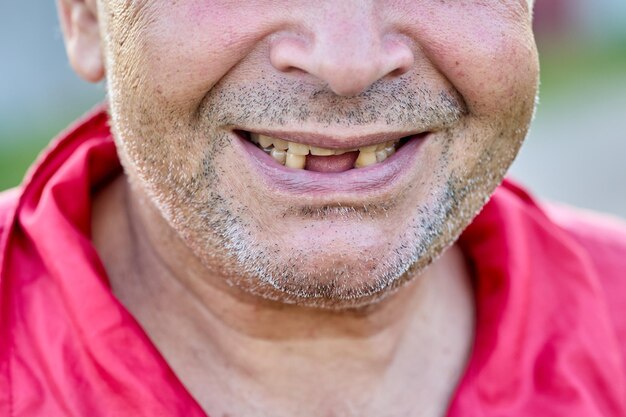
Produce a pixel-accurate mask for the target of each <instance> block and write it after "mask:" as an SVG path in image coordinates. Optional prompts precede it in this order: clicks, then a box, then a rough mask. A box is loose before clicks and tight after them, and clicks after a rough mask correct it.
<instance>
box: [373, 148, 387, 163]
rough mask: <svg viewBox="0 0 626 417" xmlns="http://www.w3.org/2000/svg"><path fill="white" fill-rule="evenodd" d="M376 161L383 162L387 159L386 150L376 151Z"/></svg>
mask: <svg viewBox="0 0 626 417" xmlns="http://www.w3.org/2000/svg"><path fill="white" fill-rule="evenodd" d="M375 155H376V162H383V161H384V160H385V159H387V151H386V150H384V149H383V150H382V151H376V154H375Z"/></svg>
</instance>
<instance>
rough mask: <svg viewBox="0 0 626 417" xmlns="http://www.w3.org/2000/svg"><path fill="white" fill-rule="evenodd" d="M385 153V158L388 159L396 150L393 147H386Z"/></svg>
mask: <svg viewBox="0 0 626 417" xmlns="http://www.w3.org/2000/svg"><path fill="white" fill-rule="evenodd" d="M385 152H387V158H389V157H390V156H391V155H393V154H394V153H396V148H395V146H387V147H386V148H385Z"/></svg>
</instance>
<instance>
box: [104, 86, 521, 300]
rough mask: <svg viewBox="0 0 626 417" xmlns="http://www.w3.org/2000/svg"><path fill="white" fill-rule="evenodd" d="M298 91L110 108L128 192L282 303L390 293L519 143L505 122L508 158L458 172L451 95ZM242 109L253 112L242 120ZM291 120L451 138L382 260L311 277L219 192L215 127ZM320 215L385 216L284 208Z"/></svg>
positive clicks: (482, 192) (465, 215)
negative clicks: (141, 196)
mask: <svg viewBox="0 0 626 417" xmlns="http://www.w3.org/2000/svg"><path fill="white" fill-rule="evenodd" d="M272 86H273V87H274V88H272ZM303 89H304V87H302V86H300V85H298V84H293V85H289V84H284V83H278V82H277V83H276V84H275V85H273V84H272V83H271V82H269V83H268V80H264V82H263V83H259V84H250V85H247V86H245V87H242V86H241V85H238V84H232V85H229V84H228V82H227V81H226V82H223V83H221V84H218V85H217V86H216V87H214V88H213V90H212V91H211V92H210V93H209V94H208V95H207V96H206V97H205V99H204V101H203V103H202V104H201V105H200V106H199V107H198V111H197V112H196V113H195V114H193V115H191V116H190V115H189V114H182V113H181V114H177V113H176V112H171V111H170V112H167V111H158V110H157V111H155V109H160V108H163V109H167V108H168V103H160V104H158V105H156V106H155V105H151V104H154V103H146V104H144V103H143V102H142V103H138V102H135V103H132V104H130V106H116V105H115V100H113V103H112V106H111V112H112V118H113V123H112V124H113V128H114V133H115V137H116V140H117V144H118V149H119V152H120V156H121V160H122V163H123V165H124V166H125V169H126V172H127V174H128V175H129V178H130V179H131V183H132V184H133V186H134V187H135V188H136V189H138V190H141V191H142V192H144V193H146V194H147V195H148V197H149V199H150V201H151V203H152V204H153V205H154V206H155V207H156V208H157V209H158V211H159V212H160V213H161V214H162V216H163V218H164V219H166V220H167V222H168V223H169V225H170V226H171V227H172V228H173V229H174V230H175V231H176V232H177V233H178V235H179V236H180V237H181V238H182V241H183V242H184V243H185V245H186V246H187V247H188V248H189V249H190V251H191V252H192V253H193V254H194V255H195V256H196V257H197V259H198V260H200V262H201V263H203V264H204V265H205V266H206V267H207V273H208V274H213V275H219V276H221V277H222V279H224V280H226V282H227V283H228V284H230V285H233V286H236V287H238V288H241V289H244V290H245V291H246V292H248V293H251V294H254V295H256V296H260V297H262V298H264V299H270V300H275V301H280V302H282V303H290V304H299V305H303V306H308V307H317V308H328V309H345V308H354V307H361V306H364V305H370V304H372V303H375V302H378V301H381V300H383V299H384V298H386V297H388V296H389V295H391V294H393V293H394V292H395V291H396V290H397V289H398V288H400V287H401V286H402V285H403V284H405V283H407V282H409V281H410V280H411V279H412V278H414V277H415V276H418V275H419V274H420V272H421V271H423V270H424V269H425V268H426V267H427V266H428V265H430V264H431V263H432V262H433V260H435V259H436V258H437V257H438V256H440V255H441V254H442V252H443V251H444V250H445V249H446V248H447V247H448V246H450V245H451V244H452V243H453V242H454V241H455V240H456V239H457V238H458V236H459V235H460V233H461V231H462V230H463V228H464V227H465V226H466V225H467V224H469V222H470V221H471V219H472V218H473V217H474V216H475V215H476V213H477V212H478V211H479V209H480V208H481V207H482V206H483V205H484V203H485V202H486V200H487V198H488V196H489V195H490V194H491V192H492V191H493V189H494V188H495V187H496V186H497V184H498V183H499V182H500V181H501V179H502V177H503V176H504V173H505V172H506V169H508V166H509V165H510V163H511V162H512V159H513V157H514V156H515V154H516V153H517V149H518V147H519V145H520V144H521V142H522V139H523V136H525V133H526V132H525V129H523V132H522V131H521V130H520V129H516V128H517V127H518V125H515V126H512V125H511V123H508V124H506V123H504V122H503V124H502V126H501V127H502V129H501V132H500V133H502V130H506V132H505V135H507V143H506V146H509V148H510V149H508V150H507V151H506V152H500V154H498V153H490V152H486V153H483V154H482V155H481V156H480V157H479V158H478V160H477V161H475V163H474V164H473V165H472V166H471V167H469V168H468V169H466V170H463V172H461V171H460V170H458V169H456V168H454V167H452V166H450V164H449V162H448V161H449V160H450V159H451V158H452V159H453V156H451V155H450V149H451V148H452V146H453V142H454V140H455V139H458V137H457V136H458V130H459V129H460V127H459V125H460V124H462V123H463V119H464V117H465V116H466V112H467V110H466V107H465V105H464V103H463V102H462V99H460V98H459V97H458V95H456V94H454V92H451V91H440V92H433V91H429V90H420V89H415V88H411V82H409V81H407V80H406V79H405V80H404V82H403V83H398V84H395V85H394V86H393V87H391V88H389V89H388V88H387V87H386V86H384V85H382V84H381V85H380V86H378V85H377V84H375V85H374V86H373V87H372V88H371V89H370V90H368V92H367V93H366V94H364V95H362V96H360V97H359V99H358V100H356V99H355V100H350V99H343V98H338V97H335V96H332V94H331V93H329V92H327V91H325V90H317V91H315V90H308V91H306V90H303ZM241 103H254V105H253V106H252V105H251V106H250V107H249V108H244V109H243V110H242V106H241ZM125 104H128V103H125ZM118 107H119V108H118ZM129 120H133V122H132V123H129V122H128V121H129ZM294 120H295V121H299V122H303V121H311V120H314V121H315V122H316V123H319V124H321V125H324V126H342V127H343V126H363V125H368V124H372V123H375V122H380V121H384V123H385V124H386V125H389V126H394V127H398V126H411V127H413V126H415V125H424V126H428V125H432V124H435V125H439V126H444V127H446V128H447V129H449V131H448V133H447V134H445V135H440V137H439V142H440V143H439V146H440V148H441V149H442V151H441V153H440V156H439V158H440V163H439V164H438V165H437V166H439V167H440V172H434V173H433V175H432V177H431V178H430V179H429V180H428V181H429V183H428V189H429V192H428V199H427V201H420V202H416V203H415V205H414V206H413V209H412V211H411V212H410V213H407V214H406V217H405V219H406V221H405V222H404V228H403V231H402V232H401V233H399V234H398V235H397V236H394V237H393V238H390V244H389V245H388V251H387V252H386V253H384V254H383V253H368V252H367V251H365V252H363V253H360V254H355V253H352V252H346V253H344V254H341V253H336V254H335V255H334V258H333V259H331V260H330V261H329V262H328V263H327V265H326V266H325V267H322V268H316V269H313V268H305V267H303V266H306V264H307V262H309V259H310V258H311V253H310V251H306V250H298V249H295V250H293V249H292V248H281V247H276V245H272V244H268V243H267V242H266V241H264V239H263V230H261V228H260V227H259V224H258V222H255V221H256V217H255V207H251V206H250V205H248V204H246V203H244V202H242V201H241V199H240V198H238V196H237V195H235V193H234V192H232V191H231V190H229V187H228V186H227V185H226V184H225V173H226V172H227V171H228V167H227V164H226V163H225V162H224V158H223V150H224V149H228V147H229V142H230V140H231V138H230V137H229V135H228V134H227V133H225V132H224V131H223V130H221V129H220V127H221V126H225V125H238V124H244V123H245V122H250V121H254V122H256V123H259V122H260V123H261V124H264V125H266V126H273V125H284V124H286V123H290V122H292V121H294ZM455 129H456V130H455ZM455 132H456V133H455ZM165 138H167V139H165ZM325 210H331V211H332V215H333V216H334V217H335V218H336V219H337V221H347V222H348V221H355V219H359V218H360V219H361V220H362V221H370V220H372V219H378V220H380V219H381V218H383V217H385V214H386V212H387V211H388V210H389V207H388V206H387V205H385V204H382V203H377V204H371V205H369V206H367V207H349V206H348V207H326V208H325V207H306V206H297V207H287V208H285V212H289V213H295V212H298V213H299V215H300V216H301V217H302V218H303V219H307V218H310V219H311V221H312V222H314V221H317V219H316V217H317V218H319V216H322V217H323V216H324V211H325ZM287 250H289V253H286V252H285V251H287ZM355 256H359V263H361V264H362V263H363V262H365V263H367V264H371V265H374V266H373V267H372V268H369V269H367V270H363V269H360V268H357V267H356V266H355V265H356V263H355V259H354V257H355Z"/></svg>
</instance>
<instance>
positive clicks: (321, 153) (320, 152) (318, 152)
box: [310, 146, 336, 156]
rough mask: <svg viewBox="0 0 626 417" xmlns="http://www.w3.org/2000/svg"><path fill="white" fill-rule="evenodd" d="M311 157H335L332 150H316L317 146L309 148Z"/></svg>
mask: <svg viewBox="0 0 626 417" xmlns="http://www.w3.org/2000/svg"><path fill="white" fill-rule="evenodd" d="M310 148H311V155H316V156H330V155H336V153H335V150H334V149H326V148H318V147H317V146H311V147H310Z"/></svg>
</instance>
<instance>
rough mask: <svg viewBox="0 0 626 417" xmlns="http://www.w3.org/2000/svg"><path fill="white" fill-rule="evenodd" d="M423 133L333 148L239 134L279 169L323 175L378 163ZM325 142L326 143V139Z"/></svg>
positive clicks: (284, 139) (321, 140) (365, 140)
mask: <svg viewBox="0 0 626 417" xmlns="http://www.w3.org/2000/svg"><path fill="white" fill-rule="evenodd" d="M425 134H426V133H422V134H418V135H407V136H401V137H397V138H395V139H392V140H384V141H383V139H386V138H385V136H388V135H383V136H380V137H378V138H376V137H370V138H363V139H364V140H363V139H362V140H361V142H366V144H361V145H360V146H350V147H346V146H343V147H341V144H339V146H333V145H335V144H332V143H330V146H328V147H325V146H320V145H317V144H316V145H313V144H307V143H303V142H296V141H291V140H288V139H286V138H279V137H275V136H269V135H266V134H261V133H257V132H245V131H239V135H240V136H241V137H243V138H245V139H246V140H247V141H249V142H251V143H253V144H254V145H256V147H257V148H259V149H260V150H261V151H263V152H264V153H265V154H267V155H269V156H271V157H272V158H273V159H274V161H276V163H278V164H280V165H282V166H285V167H287V168H291V169H299V170H307V171H314V172H327V173H339V172H345V171H348V170H350V169H360V168H366V167H369V166H372V165H376V164H381V163H383V162H384V161H385V160H387V158H389V157H391V156H392V155H394V154H395V153H396V152H397V151H398V150H400V148H402V147H403V146H404V145H405V144H407V143H408V142H409V141H410V140H418V139H419V138H420V137H423V136H424V135H425ZM307 139H308V140H309V141H314V140H315V137H311V136H310V135H309V136H308V137H307V135H304V140H307ZM376 139H378V142H377V143H373V144H371V143H369V142H371V141H372V140H376ZM318 142H324V138H320V140H318ZM326 142H329V141H328V139H326Z"/></svg>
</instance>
